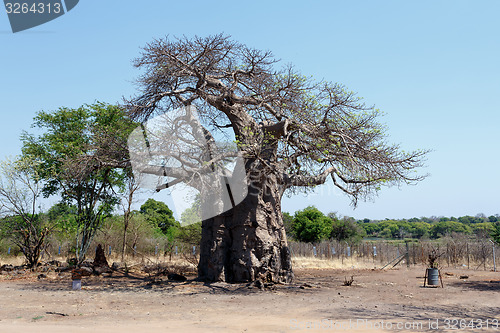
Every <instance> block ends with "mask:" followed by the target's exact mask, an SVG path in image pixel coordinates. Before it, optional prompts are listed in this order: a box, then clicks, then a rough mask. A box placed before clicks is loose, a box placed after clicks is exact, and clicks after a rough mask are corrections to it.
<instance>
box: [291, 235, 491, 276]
mask: <svg viewBox="0 0 500 333" xmlns="http://www.w3.org/2000/svg"><path fill="white" fill-rule="evenodd" d="M289 248H290V251H291V253H292V257H316V258H320V259H325V260H329V259H330V260H334V259H335V260H341V261H342V262H343V261H344V260H345V259H354V260H370V261H373V262H374V263H379V264H382V265H385V264H387V263H390V262H391V261H393V260H395V259H397V258H400V257H402V256H404V258H402V259H403V260H405V262H407V264H409V265H427V264H428V259H429V254H431V252H432V251H433V250H434V251H435V252H437V254H438V255H439V259H438V263H439V265H440V267H462V268H464V267H466V268H468V269H480V268H482V269H484V270H490V269H494V268H495V266H496V263H497V260H496V257H495V256H496V255H498V253H499V252H500V251H499V247H498V246H496V245H494V244H492V242H490V241H489V240H487V239H484V240H465V239H459V240H456V239H452V238H449V239H442V240H440V241H438V242H437V241H419V242H411V241H410V242H394V241H382V240H374V241H369V240H368V241H363V242H360V243H355V244H350V243H347V242H332V241H324V242H321V243H318V244H311V243H298V242H290V244H289ZM407 252H408V254H407V255H406V253H407Z"/></svg>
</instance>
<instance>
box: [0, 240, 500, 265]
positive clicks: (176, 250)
mask: <svg viewBox="0 0 500 333" xmlns="http://www.w3.org/2000/svg"><path fill="white" fill-rule="evenodd" d="M96 247H97V244H93V245H92V246H91V248H90V249H92V250H93V251H92V250H90V251H89V253H88V257H92V256H93V253H94V252H95V248H96ZM103 248H104V250H105V253H106V255H107V256H108V257H112V258H117V257H119V256H121V253H122V248H121V246H119V245H118V244H117V243H112V244H103ZM289 249H290V251H291V254H292V258H297V257H302V258H304V257H305V258H307V257H310V258H317V259H323V260H340V261H341V263H342V264H343V263H344V261H345V260H347V259H350V260H351V262H352V260H364V261H371V262H373V263H374V264H377V265H382V266H383V265H385V264H387V263H390V262H391V261H394V260H395V259H397V258H401V259H402V260H404V262H405V263H406V264H407V265H427V263H428V258H429V254H430V253H431V252H432V251H433V250H434V251H435V252H437V253H438V255H439V259H438V263H439V266H440V267H461V268H468V269H475V270H477V269H483V270H492V269H494V268H496V266H497V265H496V264H497V263H498V259H496V257H498V256H499V254H500V249H499V247H498V246H496V245H494V244H492V242H491V241H489V240H488V239H482V240H470V239H454V238H446V239H441V240H439V241H418V242H412V241H410V242H406V243H405V242H401V241H399V242H395V241H387V240H365V241H362V242H359V243H348V242H337V241H323V242H321V243H318V244H311V243H300V242H293V241H292V242H289ZM199 251H200V248H199V246H196V245H189V244H179V243H169V242H162V243H160V242H154V241H153V240H151V241H150V242H147V243H144V242H143V243H141V244H140V245H139V246H138V245H133V246H127V248H126V253H125V254H126V256H127V257H133V258H134V257H139V258H140V257H149V258H150V257H156V258H158V259H168V258H170V259H172V258H173V257H183V258H197V257H199ZM406 253H408V254H406ZM21 255H22V253H21V251H20V249H19V248H17V247H8V248H0V256H1V257H8V256H11V257H16V256H21ZM72 256H74V246H73V245H72V244H71V243H69V242H66V243H61V244H60V245H57V244H54V243H51V244H50V246H48V247H47V248H46V249H45V250H44V251H43V252H42V257H41V260H51V259H53V258H61V257H62V258H69V257H72ZM403 256H404V257H403ZM495 256H496V257H495ZM346 264H347V263H346Z"/></svg>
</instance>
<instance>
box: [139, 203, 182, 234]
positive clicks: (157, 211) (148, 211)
mask: <svg viewBox="0 0 500 333" xmlns="http://www.w3.org/2000/svg"><path fill="white" fill-rule="evenodd" d="M140 212H141V213H142V214H143V215H144V217H145V218H146V220H147V221H148V222H149V223H151V224H152V225H153V226H155V227H158V228H159V229H160V230H161V231H162V232H163V234H164V235H167V234H169V230H170V229H171V228H178V227H180V224H179V222H177V221H176V220H175V217H174V213H173V212H172V211H171V210H170V208H168V206H167V205H166V204H165V203H164V202H161V201H157V200H154V199H151V198H149V199H148V200H147V201H146V202H145V203H144V204H143V205H142V206H141V208H140ZM170 232H172V230H170Z"/></svg>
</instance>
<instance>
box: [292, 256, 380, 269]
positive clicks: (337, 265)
mask: <svg viewBox="0 0 500 333" xmlns="http://www.w3.org/2000/svg"><path fill="white" fill-rule="evenodd" d="M292 264H293V268H299V269H301V268H302V269H352V268H355V269H371V268H380V263H379V262H375V263H374V262H373V261H370V260H363V259H354V258H349V259H344V260H343V262H342V260H341V259H327V258H325V259H323V258H317V257H293V258H292Z"/></svg>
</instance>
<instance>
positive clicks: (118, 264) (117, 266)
mask: <svg viewBox="0 0 500 333" xmlns="http://www.w3.org/2000/svg"><path fill="white" fill-rule="evenodd" d="M123 268H125V264H124V263H122V262H113V264H112V265H111V269H112V270H114V271H117V270H120V269H123Z"/></svg>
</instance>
